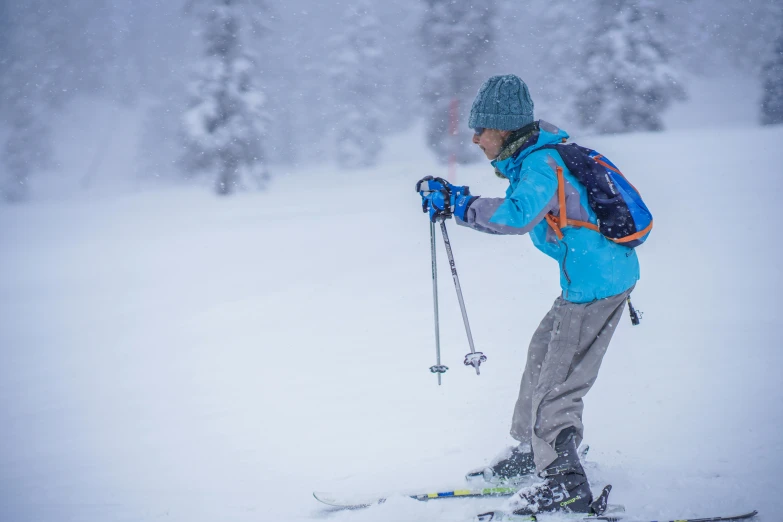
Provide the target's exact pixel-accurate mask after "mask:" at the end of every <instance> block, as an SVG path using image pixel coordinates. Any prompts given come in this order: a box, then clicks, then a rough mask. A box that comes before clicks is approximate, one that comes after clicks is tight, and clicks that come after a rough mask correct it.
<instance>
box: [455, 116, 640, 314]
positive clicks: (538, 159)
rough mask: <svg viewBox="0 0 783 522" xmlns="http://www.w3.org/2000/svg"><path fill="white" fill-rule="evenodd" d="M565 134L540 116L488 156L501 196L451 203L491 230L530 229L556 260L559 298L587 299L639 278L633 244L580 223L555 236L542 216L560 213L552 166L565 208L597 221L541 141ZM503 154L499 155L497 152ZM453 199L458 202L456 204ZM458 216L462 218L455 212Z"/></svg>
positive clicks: (472, 223)
mask: <svg viewBox="0 0 783 522" xmlns="http://www.w3.org/2000/svg"><path fill="white" fill-rule="evenodd" d="M567 138H568V134H567V133H566V132H565V131H563V130H561V129H558V128H557V127H555V126H554V125H552V124H549V123H547V122H545V121H539V122H538V130H537V131H536V132H534V133H533V134H532V136H529V137H527V138H526V139H525V140H524V142H523V143H521V144H519V148H518V150H516V151H515V152H514V153H513V154H512V155H510V156H509V157H507V158H505V159H502V160H500V159H498V160H495V161H493V162H492V165H493V166H494V167H495V169H496V170H497V172H498V173H499V174H501V175H502V176H504V177H505V178H507V179H508V181H509V187H508V190H506V196H505V197H504V198H485V197H478V198H470V199H465V200H463V201H462V202H460V203H461V204H463V205H468V206H467V208H462V209H459V208H457V209H455V215H456V216H457V223H458V224H460V225H462V226H467V227H470V228H473V229H475V230H479V231H482V232H487V233H490V234H530V238H531V239H532V240H533V244H534V245H535V246H536V248H538V249H539V250H540V251H541V252H543V253H544V254H546V255H548V256H549V257H551V258H552V259H554V260H556V261H557V263H558V265H559V269H560V287H561V288H562V296H563V298H564V299H566V300H568V301H571V302H574V303H587V302H590V301H594V300H596V299H604V298H606V297H609V296H613V295H617V294H619V293H621V292H624V291H625V290H628V289H629V288H631V287H632V286H633V285H634V284H636V281H638V280H639V260H638V259H637V257H636V252H635V250H634V249H632V248H628V247H626V246H623V245H620V244H617V243H614V242H613V241H611V240H609V239H607V238H605V237H604V236H603V235H601V234H600V233H599V232H596V231H593V230H590V229H588V228H581V227H571V226H569V227H566V228H563V229H562V233H563V237H562V239H559V238H558V236H557V235H556V234H555V232H554V230H553V228H552V227H550V225H549V223H548V222H547V220H546V218H545V216H546V215H547V214H549V213H552V214H554V215H559V211H560V201H559V199H560V198H558V190H557V189H558V181H557V167H558V166H559V167H560V168H562V169H563V176H564V180H565V187H564V189H565V201H566V214H567V215H568V217H569V218H570V219H575V220H579V221H588V222H590V223H593V224H596V223H597V219H596V215H595V212H593V210H592V209H591V208H590V206H589V204H588V202H587V193H586V189H585V187H584V186H583V185H582V184H581V183H579V182H578V181H577V180H576V178H575V177H574V176H572V175H571V173H570V172H569V170H568V168H567V167H566V166H565V163H564V162H563V160H562V158H560V155H559V154H558V153H557V151H556V150H553V149H543V150H539V149H541V147H543V146H544V145H549V144H555V143H562V142H563V141H565V139H567ZM501 157H502V156H501ZM460 203H458V205H459V204H460ZM460 217H462V218H460Z"/></svg>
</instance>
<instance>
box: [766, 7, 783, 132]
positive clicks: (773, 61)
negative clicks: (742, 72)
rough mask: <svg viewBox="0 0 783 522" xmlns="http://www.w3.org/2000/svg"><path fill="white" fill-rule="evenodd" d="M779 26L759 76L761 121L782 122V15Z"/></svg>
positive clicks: (769, 123) (768, 122) (767, 123)
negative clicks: (771, 49) (777, 33)
mask: <svg viewBox="0 0 783 522" xmlns="http://www.w3.org/2000/svg"><path fill="white" fill-rule="evenodd" d="M780 20H781V28H780V33H779V35H778V37H777V39H776V40H775V42H774V52H772V53H770V57H769V60H768V61H767V62H766V63H765V64H764V66H763V68H762V71H761V77H762V85H763V87H764V95H763V98H762V100H761V123H763V124H764V125H774V124H776V123H783V16H781V17H780Z"/></svg>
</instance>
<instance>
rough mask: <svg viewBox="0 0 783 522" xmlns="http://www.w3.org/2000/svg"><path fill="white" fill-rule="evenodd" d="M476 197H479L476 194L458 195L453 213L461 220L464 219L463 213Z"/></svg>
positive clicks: (465, 212)
mask: <svg viewBox="0 0 783 522" xmlns="http://www.w3.org/2000/svg"><path fill="white" fill-rule="evenodd" d="M478 198H479V197H478V196H460V197H458V198H457V201H455V202H454V215H455V216H457V217H458V218H459V219H461V220H462V221H465V214H467V212H468V209H469V208H470V206H471V205H472V204H473V202H474V201H476V200H477V199H478Z"/></svg>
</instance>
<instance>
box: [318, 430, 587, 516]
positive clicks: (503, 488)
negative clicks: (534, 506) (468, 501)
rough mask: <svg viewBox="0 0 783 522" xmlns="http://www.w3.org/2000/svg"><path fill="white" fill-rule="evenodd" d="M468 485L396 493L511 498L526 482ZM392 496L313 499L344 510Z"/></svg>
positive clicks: (322, 496)
mask: <svg viewBox="0 0 783 522" xmlns="http://www.w3.org/2000/svg"><path fill="white" fill-rule="evenodd" d="M589 450H590V446H588V445H587V444H584V445H582V447H581V448H580V450H579V458H580V459H582V460H584V458H585V457H586V456H587V452H588V451H589ZM472 482H473V481H471V482H469V483H468V488H462V489H447V490H443V491H434V492H413V493H394V494H395V495H398V494H399V495H403V496H406V497H410V498H412V499H414V500H421V501H427V500H434V499H445V498H482V497H510V496H511V495H513V494H514V493H516V492H517V491H518V490H519V488H521V487H522V485H523V483H524V482H525V480H524V479H523V480H521V481H519V482H513V481H509V482H505V483H501V484H494V485H489V486H490V487H472V488H471V487H470V485H471V483H472ZM478 482H479V483H481V484H486V482H484V481H483V480H481V481H478ZM389 496H390V495H378V496H369V495H367V496H363V497H356V496H345V495H340V494H335V493H326V492H322V491H315V492H313V497H315V499H316V500H317V501H319V502H321V503H323V504H326V505H328V506H332V507H336V508H343V509H360V508H366V507H370V506H373V505H376V504H383V503H384V502H386V499H387V498H388V497H389Z"/></svg>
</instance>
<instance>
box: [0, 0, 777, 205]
mask: <svg viewBox="0 0 783 522" xmlns="http://www.w3.org/2000/svg"><path fill="white" fill-rule="evenodd" d="M781 4H782V3H781V2H780V1H779V0H732V1H726V2H712V1H709V0H676V1H666V2H664V1H654V0H640V1H630V0H595V1H591V2H577V1H571V0H560V1H557V2H549V1H543V0H531V1H526V2H511V1H504V0H483V1H481V2H466V1H462V0H400V1H396V2H371V1H367V0H357V1H355V2H345V1H339V2H313V1H309V0H290V1H287V2H284V3H283V2H272V1H264V0H191V1H187V2H185V1H181V0H179V1H177V0H174V1H151V0H150V1H142V2H119V1H109V0H66V1H62V2H50V1H46V0H30V1H26V2H11V1H2V2H0V144H2V151H3V152H2V161H0V191H2V195H3V199H4V200H5V201H12V202H13V201H24V200H27V199H29V198H35V197H36V194H39V195H43V194H51V193H55V194H56V193H61V194H67V193H70V192H74V191H76V192H78V191H84V190H85V189H89V188H90V187H91V186H92V185H94V184H96V183H98V182H100V181H102V182H103V184H104V185H107V184H109V181H110V182H111V184H115V185H116V184H117V182H119V184H120V185H122V186H124V187H125V188H127V187H131V188H134V187H136V188H137V187H138V186H139V185H140V184H148V183H150V182H152V183H158V182H162V183H180V182H191V183H203V184H205V185H212V186H213V188H214V189H215V190H216V191H217V192H218V193H225V194H228V193H233V192H235V191H238V190H244V189H248V190H256V189H268V190H274V182H273V180H274V178H275V176H276V175H277V176H279V175H281V174H284V173H285V172H287V169H288V168H290V167H292V166H301V165H307V164H311V163H314V164H324V163H325V162H330V163H336V164H337V165H339V166H340V167H341V168H360V167H367V166H372V165H374V164H377V162H378V157H379V154H378V153H379V151H380V150H382V148H383V144H384V141H385V140H386V138H387V137H388V136H389V135H391V134H393V133H395V132H401V131H405V130H408V129H411V128H412V127H413V126H415V125H417V124H420V125H423V128H424V135H425V138H424V139H425V140H426V141H427V144H428V146H429V148H430V150H431V151H432V153H433V155H434V156H435V157H436V158H437V159H438V161H440V162H441V163H442V164H445V163H448V162H449V161H452V162H460V163H469V162H475V161H479V160H480V159H481V158H480V155H479V154H478V153H477V152H476V150H473V148H471V147H469V146H465V144H466V143H469V140H470V136H471V134H470V131H469V130H468V129H467V127H466V124H465V122H466V121H467V114H468V112H469V109H470V104H471V102H472V100H473V97H474V96H475V93H476V92H477V90H478V87H479V86H480V85H481V83H482V82H483V81H484V80H485V79H486V78H487V77H488V76H489V75H492V74H506V73H515V74H517V75H519V76H520V77H522V78H523V79H524V80H525V81H526V82H527V83H528V85H529V86H530V90H531V93H532V96H533V100H534V101H535V104H536V117H537V118H543V119H546V120H548V121H551V122H553V123H555V124H556V125H559V126H561V127H563V128H565V129H567V130H569V132H571V134H572V135H574V134H576V135H579V134H580V133H582V132H587V133H623V132H629V131H643V130H663V129H664V128H665V124H664V118H665V116H666V114H667V113H668V112H670V111H671V109H672V107H673V106H676V105H677V104H680V103H683V102H684V101H685V100H692V101H695V102H699V101H700V98H701V97H702V96H703V90H704V88H705V87H707V88H709V87H710V86H714V85H720V86H721V87H720V92H719V94H717V95H716V94H712V98H711V103H712V106H705V104H702V105H700V106H699V107H700V108H701V114H699V113H698V112H693V111H692V112H691V113H689V115H688V119H689V120H690V121H689V122H688V125H691V126H699V125H700V124H703V125H707V126H710V125H716V124H717V125H724V126H730V125H731V124H732V123H733V122H734V121H736V120H737V119H740V118H741V119H742V120H743V121H744V122H747V121H753V122H757V123H759V124H762V123H776V122H780V121H781V111H782V110H783V109H781V105H782V104H783V102H781V101H780V99H781V93H780V91H781V87H780V85H781V68H782V67H783V66H782V65H781V60H782V58H781V54H780V49H781V48H783V43H781V42H783V40H781V39H782V38H783V36H781V35H782V34H783V29H782V27H783V22H782V21H781V20H783V15H782V14H781V10H782V9H783V7H781ZM713 92H714V90H713ZM748 99H751V100H752V102H751V103H745V104H740V102H739V100H748ZM739 105H742V114H737V111H738V109H737V108H736V107H738V106H739ZM748 107H752V111H749V110H748ZM721 115H725V116H723V117H721ZM91 116H92V117H93V119H92V120H91V119H90V117H91ZM738 116H739V117H740V118H738ZM95 118H97V119H95ZM96 126H97V128H96ZM455 129H456V130H455ZM64 139H67V141H62V140H64ZM58 140H60V141H59V142H58ZM58 143H59V145H58ZM63 149H65V150H63ZM107 151H108V152H107ZM120 153H121V154H122V155H123V156H122V157H123V160H122V161H121V162H113V161H112V155H113V154H114V156H115V158H116V156H117V154H120ZM73 158H78V160H79V161H74V160H73ZM270 182H271V184H270Z"/></svg>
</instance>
